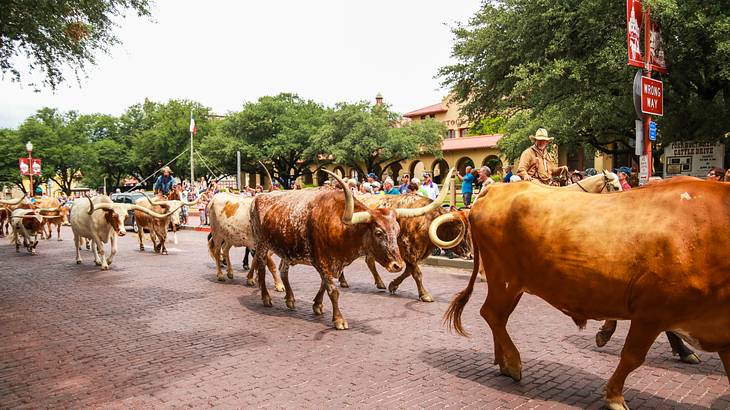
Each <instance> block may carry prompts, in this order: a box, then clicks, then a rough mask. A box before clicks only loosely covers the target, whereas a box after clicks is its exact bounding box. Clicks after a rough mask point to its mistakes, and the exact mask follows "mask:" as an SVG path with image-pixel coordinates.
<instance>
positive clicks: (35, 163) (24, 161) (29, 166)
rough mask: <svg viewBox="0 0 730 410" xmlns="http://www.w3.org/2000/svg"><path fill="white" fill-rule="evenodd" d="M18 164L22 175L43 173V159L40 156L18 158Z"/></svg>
mask: <svg viewBox="0 0 730 410" xmlns="http://www.w3.org/2000/svg"><path fill="white" fill-rule="evenodd" d="M18 165H19V168H20V175H24V176H28V175H34V176H39V175H40V174H41V159H40V158H31V159H28V158H18Z"/></svg>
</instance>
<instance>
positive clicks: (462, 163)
mask: <svg viewBox="0 0 730 410" xmlns="http://www.w3.org/2000/svg"><path fill="white" fill-rule="evenodd" d="M468 166H469V167H472V168H474V161H473V160H472V159H471V158H469V157H461V158H459V160H458V161H456V169H457V170H458V171H459V173H460V174H461V175H464V174H465V173H466V167H468Z"/></svg>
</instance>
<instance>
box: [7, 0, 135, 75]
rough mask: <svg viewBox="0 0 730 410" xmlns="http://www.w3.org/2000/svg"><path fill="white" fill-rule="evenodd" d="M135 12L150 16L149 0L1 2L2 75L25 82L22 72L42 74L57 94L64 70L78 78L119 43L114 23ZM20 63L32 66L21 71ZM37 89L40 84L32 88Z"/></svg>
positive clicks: (22, 0) (13, 0)
mask: <svg viewBox="0 0 730 410" xmlns="http://www.w3.org/2000/svg"><path fill="white" fill-rule="evenodd" d="M127 9H131V10H132V11H133V12H136V13H137V14H138V15H140V16H144V15H149V2H148V0H85V1H72V0H54V1H36V0H2V1H0V71H1V72H2V73H3V74H6V73H10V75H11V76H12V78H13V79H14V80H15V81H21V77H22V75H21V71H28V72H33V71H36V70H38V71H40V72H41V73H42V75H43V77H44V80H43V83H44V84H46V85H48V86H50V87H51V88H53V89H55V88H56V86H57V85H58V84H59V83H61V82H62V81H64V76H63V69H64V68H65V67H70V68H71V69H73V70H74V72H76V73H77V75H78V72H79V70H83V69H84V67H85V66H86V65H87V64H94V62H95V56H94V53H95V52H97V51H103V52H106V51H107V50H108V49H109V47H110V46H112V45H114V44H116V43H118V42H119V41H118V39H117V38H116V37H115V36H114V34H113V33H112V28H113V27H114V25H115V23H114V22H113V19H117V18H120V17H123V16H124V13H125V12H126V10H127ZM19 58H25V59H27V61H28V63H27V67H25V68H19V67H18V65H19V64H20V63H19ZM31 85H32V86H37V85H36V84H31Z"/></svg>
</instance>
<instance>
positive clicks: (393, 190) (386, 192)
mask: <svg viewBox="0 0 730 410" xmlns="http://www.w3.org/2000/svg"><path fill="white" fill-rule="evenodd" d="M383 193H384V194H385V195H400V191H399V190H397V189H396V188H390V190H389V191H383Z"/></svg>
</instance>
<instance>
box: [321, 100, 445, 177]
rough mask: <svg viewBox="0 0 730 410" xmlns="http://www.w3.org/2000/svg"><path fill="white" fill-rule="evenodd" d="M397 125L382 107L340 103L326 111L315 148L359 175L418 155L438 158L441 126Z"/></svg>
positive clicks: (434, 123)
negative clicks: (324, 123) (354, 170)
mask: <svg viewBox="0 0 730 410" xmlns="http://www.w3.org/2000/svg"><path fill="white" fill-rule="evenodd" d="M398 121H399V118H398V116H397V115H396V114H395V113H393V112H391V111H390V110H388V108H387V107H386V106H384V105H370V104H368V103H366V102H360V103H356V104H348V103H340V104H337V106H335V108H333V109H330V110H328V112H327V121H326V125H325V126H324V127H322V130H321V132H320V133H319V134H318V135H317V137H316V143H315V144H314V146H315V147H320V148H321V149H322V150H323V151H322V152H324V153H327V154H329V155H331V156H333V158H334V162H335V163H337V164H342V165H347V166H350V167H352V168H354V169H356V170H357V172H358V174H359V175H365V174H367V173H368V172H376V173H379V171H382V170H385V169H387V168H388V167H389V166H390V165H391V164H393V163H396V162H399V161H402V160H404V159H406V158H409V157H413V156H416V155H418V154H419V153H430V154H433V155H435V156H437V157H440V156H441V140H442V138H443V135H444V134H445V132H446V128H445V126H444V125H443V124H441V123H440V122H438V121H435V120H432V119H428V120H424V121H414V122H409V123H406V124H405V125H403V126H401V127H397V126H396V124H397V122H398Z"/></svg>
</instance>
